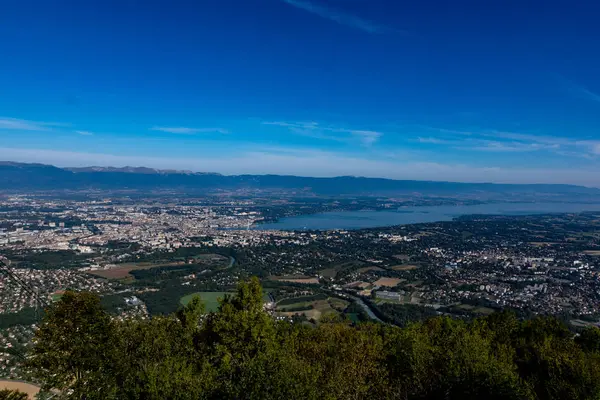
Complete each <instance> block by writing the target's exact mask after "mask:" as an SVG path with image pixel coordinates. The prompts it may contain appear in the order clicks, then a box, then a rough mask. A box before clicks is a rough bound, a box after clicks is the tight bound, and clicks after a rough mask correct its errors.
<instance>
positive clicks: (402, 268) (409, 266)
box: [391, 264, 419, 271]
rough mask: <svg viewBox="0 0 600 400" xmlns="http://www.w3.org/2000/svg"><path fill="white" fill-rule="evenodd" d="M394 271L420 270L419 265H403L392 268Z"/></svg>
mask: <svg viewBox="0 0 600 400" xmlns="http://www.w3.org/2000/svg"><path fill="white" fill-rule="evenodd" d="M391 268H392V269H393V270H394V271H412V270H413V269H417V268H419V266H418V265H414V264H402V265H394V266H393V267H391Z"/></svg>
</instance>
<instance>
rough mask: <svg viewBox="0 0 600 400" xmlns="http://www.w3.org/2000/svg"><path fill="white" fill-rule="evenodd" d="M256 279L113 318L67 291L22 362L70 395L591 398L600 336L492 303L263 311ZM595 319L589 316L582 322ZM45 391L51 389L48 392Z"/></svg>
mask: <svg viewBox="0 0 600 400" xmlns="http://www.w3.org/2000/svg"><path fill="white" fill-rule="evenodd" d="M262 297H263V293H262V288H261V286H260V284H259V282H258V280H257V279H252V280H249V281H247V282H241V283H240V284H239V286H238V288H237V291H236V293H235V295H234V296H228V297H226V298H224V299H222V300H221V303H220V307H219V310H218V311H217V312H216V313H208V314H206V313H205V311H204V308H203V305H202V302H201V299H199V298H195V299H193V300H192V301H191V302H190V303H189V304H188V305H187V306H186V307H183V308H181V309H180V310H179V311H178V312H177V313H175V314H173V315H170V316H161V317H154V318H152V319H132V320H126V321H118V320H116V319H112V318H111V317H110V316H109V315H108V314H107V313H106V312H104V310H102V308H101V307H100V302H99V299H98V297H97V296H95V295H91V294H86V293H79V294H75V293H72V292H68V293H66V294H65V296H64V297H63V298H62V300H61V301H59V302H58V303H56V304H55V305H54V306H53V307H52V308H51V309H50V310H48V312H47V315H46V317H45V319H44V322H43V323H42V324H41V325H40V328H39V329H38V331H37V332H36V336H35V346H34V348H33V350H32V353H31V357H30V361H29V365H30V366H31V367H32V368H33V370H34V372H36V373H37V376H38V378H40V379H41V380H42V381H43V382H44V389H47V390H48V389H55V390H58V393H59V395H60V396H62V397H64V398H69V399H119V400H130V399H131V400H134V399H135V400H138V399H139V400H142V399H144V400H146V399H148V400H159V399H177V400H187V399H190V400H192V399H194V400H195V399H290V400H292V399H314V400H317V399H331V400H333V399H356V400H358V399H369V398H376V399H402V400H413V399H414V400H424V399H444V400H452V399H457V400H463V399H482V398H483V399H489V400H493V399H498V400H499V399H515V400H521V399H523V400H526V399H548V400H550V399H552V400H554V399H556V400H559V399H560V400H562V399H567V400H568V399H573V400H575V399H577V400H579V399H596V400H598V399H600V334H599V333H598V332H599V331H598V330H587V331H584V332H583V333H582V334H581V335H580V336H579V337H577V338H574V335H573V334H572V333H571V332H569V330H568V329H566V327H565V326H564V325H563V324H562V323H560V322H559V321H558V320H556V319H554V318H536V319H534V320H530V321H519V320H518V319H517V318H516V317H515V316H514V315H512V314H510V313H498V314H494V315H492V316H489V317H485V318H480V319H477V320H474V321H471V322H465V321H459V320H454V319H451V318H448V317H437V318H431V319H429V320H427V321H426V322H423V323H415V324H411V325H409V326H407V327H406V328H402V329H401V328H398V327H392V326H389V325H381V324H371V323H367V324H359V325H358V326H353V325H351V324H350V323H349V322H347V321H344V320H343V319H336V318H329V319H327V318H325V319H323V320H322V321H321V322H320V323H319V324H318V325H317V326H316V327H314V326H308V325H307V324H304V323H298V324H290V323H288V322H279V323H277V322H275V321H274V319H273V318H271V316H270V315H268V314H267V313H266V312H264V311H263V300H262ZM594 329H595V328H594ZM55 393H56V392H55Z"/></svg>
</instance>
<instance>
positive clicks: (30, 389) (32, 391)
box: [0, 380, 40, 399]
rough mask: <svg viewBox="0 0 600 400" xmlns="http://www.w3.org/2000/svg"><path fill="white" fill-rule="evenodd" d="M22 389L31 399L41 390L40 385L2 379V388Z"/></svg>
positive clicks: (0, 384)
mask: <svg viewBox="0 0 600 400" xmlns="http://www.w3.org/2000/svg"><path fill="white" fill-rule="evenodd" d="M4 389H8V390H20V391H21V392H23V393H27V395H28V396H29V398H30V399H33V398H34V397H35V395H36V394H38V392H39V391H40V388H39V387H38V386H35V385H33V384H31V383H27V382H21V381H10V380H0V390H4Z"/></svg>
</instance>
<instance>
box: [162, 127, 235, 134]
mask: <svg viewBox="0 0 600 400" xmlns="http://www.w3.org/2000/svg"><path fill="white" fill-rule="evenodd" d="M150 130H151V131H160V132H167V133H174V134H178V135H195V134H198V133H221V134H224V135H226V134H228V133H229V131H228V130H227V129H223V128H187V127H183V126H178V127H169V126H155V127H152V128H150Z"/></svg>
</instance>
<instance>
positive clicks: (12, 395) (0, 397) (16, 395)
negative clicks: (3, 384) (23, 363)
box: [0, 389, 29, 400]
mask: <svg viewBox="0 0 600 400" xmlns="http://www.w3.org/2000/svg"><path fill="white" fill-rule="evenodd" d="M28 399H29V396H28V395H27V393H23V392H21V391H18V390H8V389H4V390H0V400H28Z"/></svg>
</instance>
